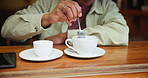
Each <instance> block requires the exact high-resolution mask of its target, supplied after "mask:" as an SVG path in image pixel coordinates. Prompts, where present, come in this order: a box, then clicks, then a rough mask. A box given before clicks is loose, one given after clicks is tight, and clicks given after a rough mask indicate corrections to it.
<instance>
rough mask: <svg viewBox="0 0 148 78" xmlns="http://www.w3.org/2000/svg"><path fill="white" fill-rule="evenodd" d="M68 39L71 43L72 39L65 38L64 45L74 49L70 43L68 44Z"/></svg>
mask: <svg viewBox="0 0 148 78" xmlns="http://www.w3.org/2000/svg"><path fill="white" fill-rule="evenodd" d="M68 41H69V42H71V43H72V39H66V41H65V44H66V46H67V47H68V48H71V49H72V50H74V51H76V50H75V49H74V48H73V47H72V46H70V45H69V44H68Z"/></svg>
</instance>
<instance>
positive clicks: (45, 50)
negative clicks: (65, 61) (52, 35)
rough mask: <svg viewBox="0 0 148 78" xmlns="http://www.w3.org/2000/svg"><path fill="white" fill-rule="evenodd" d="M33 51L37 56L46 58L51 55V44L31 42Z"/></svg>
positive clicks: (42, 41) (40, 41)
mask: <svg viewBox="0 0 148 78" xmlns="http://www.w3.org/2000/svg"><path fill="white" fill-rule="evenodd" d="M33 49H34V52H35V54H36V55H37V56H39V57H47V56H49V55H50V54H51V53H52V49H53V42H52V41H49V40H37V41H34V42H33Z"/></svg>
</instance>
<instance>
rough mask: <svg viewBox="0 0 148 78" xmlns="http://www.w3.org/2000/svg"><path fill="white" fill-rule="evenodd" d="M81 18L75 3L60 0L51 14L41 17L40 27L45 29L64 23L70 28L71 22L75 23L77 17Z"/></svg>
mask: <svg viewBox="0 0 148 78" xmlns="http://www.w3.org/2000/svg"><path fill="white" fill-rule="evenodd" d="M81 16H82V11H81V7H80V6H79V5H78V3H77V2H74V1H71V0H61V2H60V3H59V4H58V5H57V6H56V7H55V8H54V9H53V11H52V12H51V13H48V14H45V15H43V17H42V26H43V27H46V26H48V25H49V24H53V23H56V22H64V21H65V22H66V23H67V24H68V25H69V26H71V22H73V21H76V19H77V17H81Z"/></svg>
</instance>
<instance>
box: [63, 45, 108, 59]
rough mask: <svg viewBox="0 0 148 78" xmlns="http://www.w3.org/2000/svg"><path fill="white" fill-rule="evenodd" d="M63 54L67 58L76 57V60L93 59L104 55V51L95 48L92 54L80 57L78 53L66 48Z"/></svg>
mask: <svg viewBox="0 0 148 78" xmlns="http://www.w3.org/2000/svg"><path fill="white" fill-rule="evenodd" d="M64 53H65V54H67V55H69V56H72V57H77V58H95V57H100V56H103V55H104V54H105V50H104V49H102V48H98V47H96V50H95V51H94V52H93V53H92V54H90V55H83V56H82V55H79V54H78V53H76V52H74V51H73V50H72V49H70V48H66V49H65V50H64Z"/></svg>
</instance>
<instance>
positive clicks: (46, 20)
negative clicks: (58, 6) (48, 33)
mask: <svg viewBox="0 0 148 78" xmlns="http://www.w3.org/2000/svg"><path fill="white" fill-rule="evenodd" d="M50 18H51V17H50V14H44V15H43V17H42V20H41V24H42V26H43V27H44V28H46V27H47V26H49V25H50V24H52V20H51V19H50Z"/></svg>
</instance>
